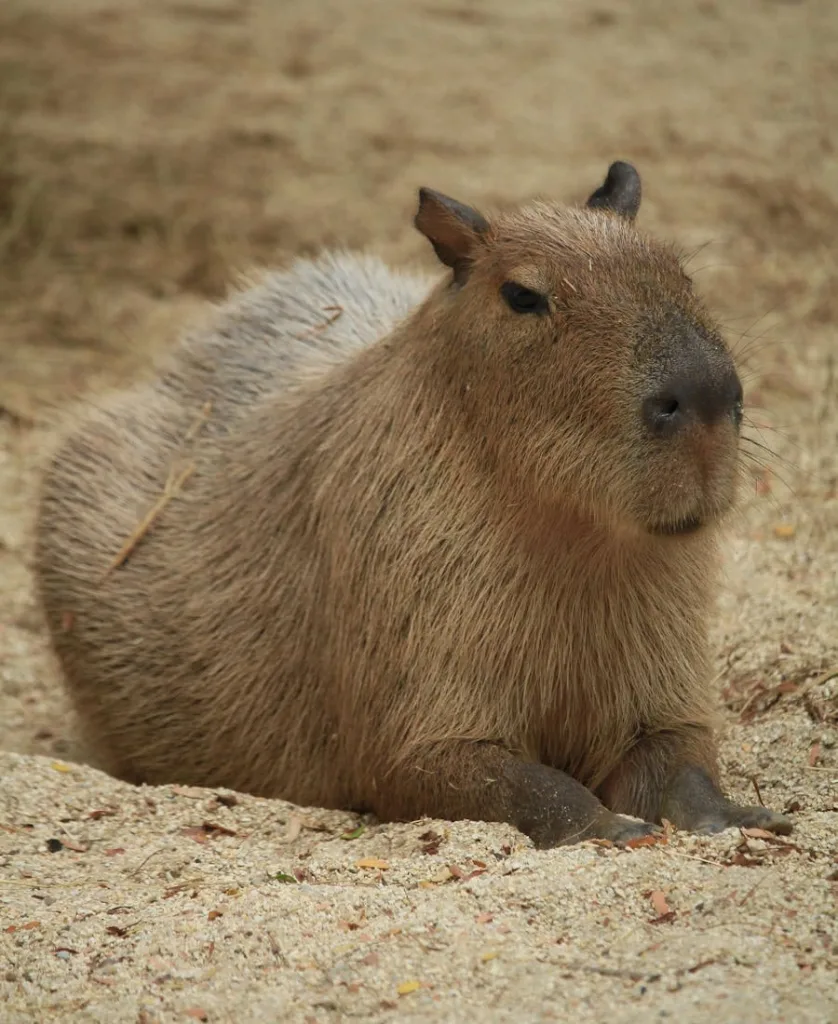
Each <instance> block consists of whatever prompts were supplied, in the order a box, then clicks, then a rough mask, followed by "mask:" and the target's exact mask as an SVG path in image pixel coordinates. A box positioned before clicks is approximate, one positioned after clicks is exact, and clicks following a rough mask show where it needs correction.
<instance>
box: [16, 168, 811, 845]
mask: <svg viewBox="0 0 838 1024" xmlns="http://www.w3.org/2000/svg"><path fill="white" fill-rule="evenodd" d="M639 204H640V182H639V178H638V177H637V174H636V171H635V170H634V169H633V168H632V167H631V166H630V165H627V164H622V163H619V164H614V165H612V167H611V168H610V170H609V174H608V177H607V178H606V181H605V182H604V184H603V185H602V186H601V187H600V188H599V189H597V190H596V191H595V192H594V193H593V194H592V195H591V197H590V199H589V201H588V203H587V204H585V205H584V206H580V207H570V206H561V205H557V204H553V203H546V202H539V203H532V204H530V205H528V206H525V207H523V208H520V209H517V210H515V211H512V212H507V213H503V214H498V215H496V216H494V217H492V218H490V219H488V220H487V219H486V218H484V217H483V216H482V215H481V214H479V213H477V211H475V210H472V209H471V208H469V207H466V206H463V205H462V204H459V203H457V202H455V201H454V200H451V199H448V198H447V197H445V196H442V195H440V194H439V193H436V192H432V191H430V190H428V189H423V190H421V192H420V205H419V212H418V214H417V217H416V224H417V227H418V228H419V230H420V231H422V232H423V233H424V234H425V235H426V236H427V237H428V239H429V240H430V241H431V243H432V244H433V246H434V249H435V251H436V253H437V255H438V256H439V258H440V260H441V261H442V262H443V263H444V264H445V265H446V266H447V267H449V268H450V273H448V274H446V276H445V277H444V279H442V280H439V281H432V280H431V279H429V278H428V279H426V278H424V277H422V276H418V275H410V274H407V273H397V272H394V271H392V270H390V269H388V268H387V267H385V266H384V265H383V264H382V263H381V262H379V261H378V260H376V259H374V258H372V257H367V256H357V255H351V254H325V255H323V256H322V257H321V258H319V259H317V260H314V261H303V262H299V263H297V264H296V265H295V266H293V267H292V268H291V269H290V270H288V271H286V272H282V273H273V274H268V275H266V276H265V277H264V279H262V280H261V281H260V282H259V283H255V284H253V286H252V287H250V288H248V289H247V290H244V291H243V292H242V293H241V294H238V295H237V296H235V297H233V298H232V299H230V300H229V301H228V302H227V303H226V304H225V305H223V306H222V307H221V308H220V309H219V310H218V311H217V313H216V316H215V320H214V322H213V324H212V326H211V327H210V328H208V329H205V330H201V331H196V332H194V333H193V334H191V335H189V336H187V337H185V338H184V339H183V340H182V341H181V343H180V345H179V346H178V347H177V348H176V350H175V351H174V353H173V355H172V356H171V358H170V360H169V363H168V365H167V366H166V367H165V369H163V370H162V371H161V373H160V375H159V376H158V377H157V378H156V379H155V380H154V381H153V382H151V383H147V384H142V385H136V386H135V387H133V388H130V389H128V390H125V391H122V392H119V393H117V394H115V395H112V396H109V397H107V398H103V399H100V400H98V401H96V402H93V401H91V403H90V404H89V405H88V406H87V407H86V409H85V412H84V416H83V417H82V419H81V421H80V422H79V424H78V425H77V426H75V428H74V429H73V430H71V431H70V432H69V434H68V435H67V437H66V439H65V440H64V441H63V443H62V444H61V446H60V447H59V449H58V451H57V453H56V454H55V456H54V458H53V460H52V462H51V464H50V466H49V468H48V470H47V473H46V477H45V482H44V488H43V496H42V502H41V506H40V515H39V520H38V528H37V559H36V561H37V566H36V571H37V580H38V584H39V588H40V593H41V595H42V599H43V603H44V606H45V609H46V612H47V617H48V622H49V628H50V632H51V636H52V639H53V644H54V648H55V651H56V653H57V655H58V658H59V660H60V662H61V665H62V667H63V672H64V676H65V679H66V682H67V686H68V688H69V692H70V694H71V695H72V698H73V701H74V703H75V706H76V708H77V710H78V713H79V716H80V719H81V722H82V724H83V726H84V729H85V732H86V735H87V738H88V740H89V742H90V743H91V745H92V746H93V748H94V749H95V750H96V751H97V753H98V755H99V757H100V758H101V761H102V763H103V765H104V766H105V767H106V768H107V769H108V770H110V771H111V772H113V773H114V774H116V775H119V776H121V777H123V778H126V779H129V780H133V781H136V782H141V781H142V782H149V783H163V782H173V781H174V782H180V783H191V784H200V785H208V786H228V787H231V788H233V789H239V790H244V791H249V792H253V793H256V794H261V795H265V796H276V797H283V798H286V799H289V800H292V801H295V802H297V803H300V804H309V805H321V806H326V807H342V808H353V809H366V810H371V811H373V812H375V813H376V814H377V815H378V816H379V817H380V818H381V819H384V820H388V819H389V820H405V819H407V820H409V819H415V818H418V817H421V816H424V815H430V816H435V817H442V818H450V819H456V818H474V819H486V820H505V821H509V822H511V823H512V824H514V825H516V826H517V827H518V828H520V829H521V830H522V831H524V832H526V833H527V834H529V835H530V836H531V837H532V838H533V840H534V841H535V842H536V843H537V844H538V845H542V846H548V845H555V844H560V843H568V842H573V841H575V840H577V839H580V838H587V837H601V838H607V839H611V840H613V841H616V842H624V841H626V840H629V839H632V838H635V837H638V836H642V835H645V834H647V833H648V832H650V831H653V830H654V829H655V827H656V826H657V824H658V823H660V822H661V821H662V820H663V819H664V818H666V819H669V820H670V821H672V822H673V823H674V824H675V825H676V826H677V827H680V828H687V829H698V830H704V831H716V830H719V829H721V828H724V827H726V826H728V825H734V824H739V825H756V826H761V827H764V828H769V829H773V830H775V831H779V832H787V831H789V829H790V827H791V826H790V823H789V822H788V821H787V820H786V819H785V818H783V817H781V816H780V815H778V814H775V813H773V812H771V811H769V810H766V809H764V808H755V807H745V808H743V807H738V806H736V805H734V804H733V803H731V802H730V801H728V800H727V799H726V798H725V797H724V796H723V795H722V792H721V790H720V789H719V784H718V765H717V755H716V746H715V741H714V738H713V731H714V726H715V720H714V693H713V690H712V687H711V683H710V671H709V655H708V640H707V626H708V618H709V616H710V614H711V611H712V604H713V596H714V593H715V590H716V586H717V583H716V578H717V570H718V566H717V562H718V551H717V541H718V532H719V528H720V524H721V523H722V522H723V521H724V517H725V515H726V513H727V512H728V510H729V509H730V507H731V505H732V503H733V501H734V497H735V485H736V478H737V473H738V468H739V456H738V427H739V417H740V416H741V387H740V386H739V381H738V378H737V376H736V372H735V369H734V366H733V363H732V360H731V356H730V354H729V352H728V350H727V348H726V346H725V344H724V342H723V340H722V339H721V336H720V334H719V331H718V329H717V327H716V324H715V323H714V321H713V320H712V318H711V317H710V315H709V313H708V312H707V311H706V309H705V308H704V306H703V305H702V304H701V302H700V301H699V299H698V298H697V297H696V295H695V293H694V292H693V289H692V287H691V283H690V281H689V279H688V277H687V275H686V274H685V272H684V270H683V269H682V266H681V263H680V261H679V258H678V256H677V254H676V253H675V251H674V250H672V249H671V248H669V247H668V246H666V245H663V244H661V243H659V242H656V241H653V240H651V239H650V238H647V237H646V236H644V235H643V234H641V233H640V232H639V231H638V230H637V228H636V226H635V223H634V218H635V214H636V213H637V209H638V207H639ZM164 493H165V495H166V500H164V501H162V502H161V501H160V498H161V495H162V494H164ZM150 509H151V510H154V515H152V516H149V510H150ZM144 517H146V519H145V526H146V527H147V529H146V530H145V533H144V535H142V536H139V537H137V536H135V537H134V540H135V543H134V544H133V547H132V546H131V545H126V541H127V540H128V539H129V538H131V537H132V534H135V533H136V530H137V526H138V524H140V523H142V522H143V521H144ZM627 815H628V816H630V817H627ZM637 819H639V820H637Z"/></svg>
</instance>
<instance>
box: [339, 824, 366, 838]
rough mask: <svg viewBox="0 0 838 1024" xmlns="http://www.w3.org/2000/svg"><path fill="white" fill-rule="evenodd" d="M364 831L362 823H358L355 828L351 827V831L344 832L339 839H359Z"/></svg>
mask: <svg viewBox="0 0 838 1024" xmlns="http://www.w3.org/2000/svg"><path fill="white" fill-rule="evenodd" d="M365 832H366V828H365V827H364V826H363V825H359V826H358V827H357V828H353V829H352V831H351V832H344V833H343V835H342V836H341V839H360V837H361V836H362V835H363V834H364V833H365Z"/></svg>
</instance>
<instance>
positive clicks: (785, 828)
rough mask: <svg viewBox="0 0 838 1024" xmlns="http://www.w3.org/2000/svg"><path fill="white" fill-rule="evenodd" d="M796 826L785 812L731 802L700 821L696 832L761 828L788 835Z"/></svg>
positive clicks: (707, 833) (776, 833)
mask: <svg viewBox="0 0 838 1024" xmlns="http://www.w3.org/2000/svg"><path fill="white" fill-rule="evenodd" d="M793 827H794V826H793V825H792V823H791V822H790V821H789V819H788V818H787V817H785V815H783V814H778V813H777V812H776V811H772V810H770V809H769V808H768V807H740V806H739V805H738V804H734V803H729V804H728V805H727V807H724V808H720V809H719V810H718V811H717V812H716V813H714V814H711V815H709V816H708V817H707V818H706V819H704V820H703V821H701V822H698V823H697V824H696V825H695V826H694V828H693V831H694V832H701V833H703V834H705V835H711V834H713V833H715V832H723V831H724V830H725V829H726V828H761V829H765V831H766V832H773V833H774V834H775V835H778V836H787V835H789V834H790V833H791V831H792V828H793Z"/></svg>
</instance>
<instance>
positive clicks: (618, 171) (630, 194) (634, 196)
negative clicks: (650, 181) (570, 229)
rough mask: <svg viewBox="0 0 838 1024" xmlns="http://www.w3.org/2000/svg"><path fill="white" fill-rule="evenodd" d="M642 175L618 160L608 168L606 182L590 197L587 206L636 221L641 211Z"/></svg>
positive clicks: (629, 165)
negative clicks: (638, 212)
mask: <svg viewBox="0 0 838 1024" xmlns="http://www.w3.org/2000/svg"><path fill="white" fill-rule="evenodd" d="M640 196H641V188H640V175H639V174H638V173H637V170H636V169H635V168H634V167H633V166H632V165H631V164H627V163H626V162H625V161H624V160H617V161H615V162H614V163H613V164H611V166H610V167H609V168H608V175H607V176H606V178H605V181H604V182H603V183H602V184H601V185H600V186H599V188H598V189H597V190H596V192H593V193H592V194H591V195H590V196H589V197H588V202H587V205H588V206H590V207H592V208H594V209H600V210H611V211H612V212H613V213H617V214H619V215H620V216H621V217H625V218H626V219H627V220H634V218H635V217H636V216H637V211H638V210H639V209H640Z"/></svg>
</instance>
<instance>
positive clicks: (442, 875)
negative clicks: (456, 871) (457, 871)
mask: <svg viewBox="0 0 838 1024" xmlns="http://www.w3.org/2000/svg"><path fill="white" fill-rule="evenodd" d="M453 877H454V875H452V874H451V870H450V868H448V867H447V866H446V867H442V868H440V869H439V871H437V873H436V874H435V875H431V877H430V878H429V879H428V885H439V884H440V883H442V882H449V881H450V880H451V879H452V878H453Z"/></svg>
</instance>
